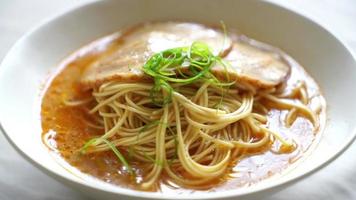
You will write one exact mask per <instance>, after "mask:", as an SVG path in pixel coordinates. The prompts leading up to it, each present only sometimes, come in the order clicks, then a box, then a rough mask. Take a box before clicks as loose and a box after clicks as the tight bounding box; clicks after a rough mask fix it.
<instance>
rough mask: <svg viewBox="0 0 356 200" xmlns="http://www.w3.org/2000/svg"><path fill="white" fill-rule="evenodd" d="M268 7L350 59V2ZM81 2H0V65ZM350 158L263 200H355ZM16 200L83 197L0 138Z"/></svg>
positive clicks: (3, 175) (295, 0) (355, 163)
mask: <svg viewBox="0 0 356 200" xmlns="http://www.w3.org/2000/svg"><path fill="white" fill-rule="evenodd" d="M270 1H271V2H274V3H276V4H279V5H281V6H284V7H287V8H290V9H292V10H295V11H296V12H298V13H301V14H303V15H305V16H307V17H309V18H311V19H313V20H314V21H316V22H318V23H319V24H321V25H322V26H324V27H325V28H326V29H328V30H329V31H331V32H332V33H334V34H335V35H336V36H337V37H338V38H340V39H341V40H342V41H343V42H344V43H345V44H346V45H347V46H348V47H350V49H351V50H352V51H353V54H354V55H355V56H356V0H338V1H335V0H270ZM87 2H90V1H88V0H54V1H48V0H31V1H28V0H0V60H2V58H3V57H4V56H5V55H6V52H7V51H9V49H10V48H11V46H12V45H13V44H14V43H15V42H16V40H18V39H19V38H20V37H21V35H23V34H24V33H25V32H26V31H28V30H29V29H30V28H32V27H33V26H35V25H37V24H39V23H41V22H42V21H43V20H45V19H48V18H49V17H53V16H56V15H58V14H60V13H63V12H64V11H66V10H68V9H71V8H74V7H77V6H80V5H82V4H85V3H87ZM355 80H356V77H355ZM0 98H2V97H0ZM355 106H356V105H355ZM23 134H26V133H23ZM355 155H356V144H354V145H352V146H351V147H350V148H349V149H348V150H347V151H346V152H345V153H344V154H343V155H342V156H341V157H340V158H338V159H337V160H336V161H335V162H333V163H332V164H330V165H329V166H327V167H326V168H325V169H323V170H321V171H320V172H318V173H316V174H314V175H313V176H311V177H309V178H307V179H305V180H303V181H301V182H299V183H297V184H296V185H293V186H292V187H289V188H288V189H286V190H284V191H282V192H279V193H276V194H274V195H273V196H271V197H269V198H265V199H268V200H272V199H274V200H282V199H289V200H294V199H303V200H315V199H323V200H329V199H330V200H339V199H343V200H348V199H350V200H351V199H356V156H355ZM17 199H19V200H20V199H21V200H23V199H26V200H42V199H48V200H74V199H76V200H77V199H79V200H82V199H87V197H85V196H83V195H82V194H80V193H79V192H77V191H73V190H71V189H70V188H67V187H65V186H64V185H62V184H60V183H58V182H56V181H55V180H54V179H52V178H50V177H48V176H47V175H45V174H43V173H42V172H40V171H39V170H38V169H36V168H34V167H33V166H32V165H30V164H29V163H28V162H26V161H25V160H24V159H23V158H22V157H20V155H19V154H18V153H17V152H16V151H15V150H14V149H13V148H12V147H11V146H10V145H9V143H8V142H7V141H6V139H5V138H4V136H3V134H0V200H17Z"/></svg>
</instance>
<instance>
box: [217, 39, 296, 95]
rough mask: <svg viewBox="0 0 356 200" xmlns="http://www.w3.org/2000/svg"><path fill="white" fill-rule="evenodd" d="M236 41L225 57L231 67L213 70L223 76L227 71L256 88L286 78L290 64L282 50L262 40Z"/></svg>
mask: <svg viewBox="0 0 356 200" xmlns="http://www.w3.org/2000/svg"><path fill="white" fill-rule="evenodd" d="M253 43H258V44H253V45H252V44H251V43H250V42H248V41H234V42H233V47H232V50H231V51H230V52H229V54H228V55H227V56H226V57H225V58H224V60H225V61H227V63H229V65H230V66H229V67H227V68H226V69H224V68H223V67H222V66H218V65H217V66H214V67H212V72H213V73H214V74H216V75H218V76H219V75H220V76H223V75H224V74H225V73H226V71H227V72H228V74H229V78H230V80H236V82H240V83H247V84H249V85H251V86H253V87H254V88H256V89H259V88H271V87H274V86H276V85H278V84H279V83H281V82H282V81H284V80H285V79H286V77H287V76H288V75H289V73H290V66H289V65H288V64H287V62H286V60H285V59H284V58H283V57H284V55H283V53H281V52H280V51H278V50H276V49H274V48H272V47H270V46H268V45H266V44H263V43H260V42H256V41H254V42H253Z"/></svg>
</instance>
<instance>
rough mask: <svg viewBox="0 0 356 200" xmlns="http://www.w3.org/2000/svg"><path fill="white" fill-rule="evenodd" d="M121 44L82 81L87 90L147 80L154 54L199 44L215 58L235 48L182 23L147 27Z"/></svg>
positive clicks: (202, 29)
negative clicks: (146, 69) (111, 82)
mask: <svg viewBox="0 0 356 200" xmlns="http://www.w3.org/2000/svg"><path fill="white" fill-rule="evenodd" d="M119 40H120V42H121V44H120V45H119V46H118V48H117V50H116V51H114V52H113V53H112V54H110V55H108V56H104V57H102V58H99V59H98V60H97V61H96V62H94V63H93V64H91V65H90V66H88V67H87V68H86V70H85V71H84V74H83V76H82V80H81V82H82V84H83V85H84V86H88V87H93V86H98V85H100V84H101V83H103V82H105V81H109V80H113V79H115V80H120V81H126V82H132V81H140V80H143V79H147V77H145V75H144V73H143V72H142V70H141V68H142V66H143V65H144V63H145V62H146V61H147V60H148V59H149V58H150V57H151V56H152V55H153V54H155V53H158V52H161V51H163V50H166V49H170V48H176V47H183V46H189V45H191V44H192V43H193V42H195V41H199V42H204V43H206V44H207V45H208V46H209V47H211V50H212V52H213V53H214V54H215V55H218V54H220V55H221V56H224V55H226V54H228V53H229V51H230V50H231V48H232V41H231V39H230V38H228V37H225V36H224V34H223V33H222V32H220V31H218V30H216V29H213V28H209V27H207V26H204V25H201V24H195V23H181V22H156V23H147V24H144V25H142V26H137V27H134V28H131V29H128V30H126V31H124V32H123V34H122V36H121V37H120V38H119Z"/></svg>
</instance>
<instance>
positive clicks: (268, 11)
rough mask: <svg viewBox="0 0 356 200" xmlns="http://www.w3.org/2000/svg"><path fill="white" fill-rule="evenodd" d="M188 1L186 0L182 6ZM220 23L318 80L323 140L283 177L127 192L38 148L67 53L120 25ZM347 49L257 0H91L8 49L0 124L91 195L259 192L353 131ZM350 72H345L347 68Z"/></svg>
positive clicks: (33, 156) (323, 158) (354, 71)
mask: <svg viewBox="0 0 356 200" xmlns="http://www.w3.org/2000/svg"><path fill="white" fill-rule="evenodd" d="M187 4H189V6H187ZM172 19H179V20H189V21H197V22H203V23H218V22H219V21H220V20H223V21H224V22H225V23H226V25H227V26H228V27H233V28H237V29H239V30H240V31H241V32H243V33H245V34H247V35H249V36H251V37H252V38H256V39H258V40H261V41H264V42H267V43H270V44H272V45H275V46H278V47H280V48H281V49H283V50H284V51H286V52H287V53H289V54H290V55H292V57H294V58H295V59H296V60H297V61H298V62H300V63H301V64H302V65H303V66H304V67H305V68H306V69H307V70H308V72H310V73H311V74H312V76H313V77H314V78H315V79H316V80H317V82H318V83H319V84H320V86H321V88H322V90H323V92H324V95H325V97H326V100H327V103H328V110H327V112H328V113H327V114H328V122H327V126H326V130H325V131H324V134H323V137H322V140H321V143H320V145H318V146H317V148H316V149H315V151H314V152H313V153H312V155H311V156H309V157H308V158H307V159H306V160H305V161H304V162H303V163H301V164H300V165H299V166H298V167H297V168H296V169H295V170H293V171H291V172H290V173H288V174H286V175H285V176H283V177H281V178H279V179H275V180H273V181H265V182H263V183H262V184H259V185H257V186H256V187H250V188H247V189H246V188H245V189H236V190H232V191H229V192H223V193H209V194H206V195H202V194H199V196H197V195H194V194H190V195H188V196H177V195H170V194H157V193H156V194H152V193H145V192H137V191H132V190H126V189H122V188H119V187H115V186H111V185H107V184H103V183H100V182H98V181H95V180H86V181H83V180H82V179H79V178H77V177H76V176H74V175H72V174H71V173H68V172H67V171H66V170H64V169H63V167H61V166H60V165H59V164H58V163H57V162H55V161H54V159H53V157H51V156H50V154H49V152H48V151H47V150H46V149H45V147H44V146H43V144H42V142H41V139H40V136H41V124H40V121H39V106H40V101H39V100H40V93H41V88H43V83H44V81H45V80H46V78H48V75H49V73H53V72H54V71H55V70H56V67H58V64H59V63H60V61H61V60H62V59H63V58H65V57H66V56H68V55H69V54H70V53H71V52H73V51H75V50H76V49H78V48H80V47H81V46H83V45H85V44H87V43H89V42H90V41H92V40H94V39H96V38H99V37H101V36H105V35H106V34H109V33H111V32H114V31H116V30H118V29H119V28H120V27H122V26H125V25H131V24H135V23H137V22H143V21H149V20H172ZM355 67H356V64H355V60H354V59H353V57H352V55H351V54H350V53H349V51H348V50H347V48H345V47H344V46H343V45H342V44H341V43H340V42H339V41H338V40H337V39H336V38H335V37H334V36H332V35H331V34H330V33H328V32H327V31H326V30H324V29H323V28H321V27H320V26H318V25H317V24H315V23H313V22H311V21H310V20H308V19H306V18H304V17H302V16H299V15H297V14H295V13H293V12H291V11H288V10H285V9H283V8H279V7H278V6H275V5H273V4H270V3H266V2H260V1H234V0H221V1H213V0H208V1H206V0H195V1H189V0H180V1H175V0H169V1H143V0H130V1H129V0H116V1H114V0H113V1H105V2H95V3H92V4H89V5H86V6H84V7H81V8H78V9H75V10H73V11H70V12H68V13H66V14H64V15H61V16H59V17H57V18H55V19H52V20H50V21H48V22H47V23H44V24H43V25H41V26H39V27H37V28H35V29H33V31H31V32H29V33H28V34H26V35H25V36H24V37H23V38H22V39H21V40H20V41H18V42H17V43H16V45H15V46H14V47H13V48H12V49H11V51H10V52H9V53H8V55H7V56H6V58H5V59H4V61H3V63H2V66H1V67H0V122H1V125H2V128H3V129H4V132H6V136H7V138H8V139H9V141H10V142H11V143H12V144H13V145H14V147H15V148H16V149H17V150H18V151H19V152H21V153H22V155H24V156H25V157H26V158H27V159H28V160H30V161H31V162H32V163H33V164H35V165H36V166H38V167H39V168H40V169H42V170H44V171H45V172H47V173H48V174H49V175H51V176H53V177H55V178H56V179H58V180H60V181H62V182H64V183H66V184H69V185H71V186H73V187H76V188H78V189H80V190H82V191H85V192H86V193H87V194H90V195H91V196H95V197H106V198H112V199H115V198H116V199H118V198H120V199H124V198H129V196H135V197H141V198H171V199H174V198H178V199H183V198H187V199H201V198H219V199H221V198H223V197H226V198H228V197H236V196H240V198H245V197H246V198H247V197H250V198H251V197H257V196H264V195H267V194H269V193H271V192H272V191H277V190H280V189H282V188H283V187H285V186H287V185H289V184H291V183H293V182H295V181H297V180H299V179H300V178H302V177H306V175H309V174H311V173H312V172H314V171H316V170H317V169H320V168H321V167H322V166H325V165H326V164H327V163H329V162H330V161H332V160H333V159H334V158H335V157H336V156H337V155H339V154H340V153H342V151H343V150H344V149H345V148H346V147H347V146H348V145H349V144H350V143H351V141H352V140H353V139H354V137H355V131H354V128H355V125H354V122H355V120H356V112H355V111H356V106H354V105H353V102H356V95H355V94H354V93H353V92H352V91H353V77H356V68H355ZM346 72H347V73H346Z"/></svg>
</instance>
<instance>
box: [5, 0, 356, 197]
mask: <svg viewBox="0 0 356 200" xmlns="http://www.w3.org/2000/svg"><path fill="white" fill-rule="evenodd" d="M98 3H102V1H100V0H89V1H87V2H85V3H80V4H79V5H76V6H74V7H72V8H69V9H66V10H64V11H62V12H60V13H59V14H56V15H54V16H50V17H48V18H45V19H44V20H42V21H40V22H39V23H37V25H35V26H33V27H32V28H30V29H29V30H28V31H26V32H25V34H23V35H22V36H21V37H20V39H18V40H17V41H16V42H15V44H13V46H12V47H11V48H10V49H9V50H8V52H7V53H6V55H5V56H4V58H3V60H2V61H1V63H0V75H2V74H3V73H4V71H5V69H6V68H7V66H6V63H7V62H8V61H7V60H8V59H9V57H10V56H9V55H11V54H12V53H13V51H14V50H15V49H16V48H17V47H18V46H21V44H22V42H23V41H25V40H26V39H27V38H28V37H29V36H31V35H32V34H36V31H38V30H40V29H42V28H43V27H45V26H46V25H48V24H50V23H52V22H53V21H55V20H57V19H59V18H61V17H64V16H65V15H68V14H72V13H75V12H76V11H78V10H80V9H84V8H86V7H90V6H93V4H98ZM260 3H264V4H268V6H274V7H276V8H278V9H282V10H285V11H287V12H289V13H291V14H293V15H295V16H297V17H300V18H302V19H303V20H306V21H308V22H310V23H311V24H312V25H313V26H316V27H318V28H319V29H321V30H322V31H323V32H324V34H329V36H331V37H332V38H333V39H334V40H335V41H336V42H338V43H339V44H340V45H341V46H342V47H343V48H345V49H346V51H347V52H348V53H349V54H350V55H351V57H352V60H353V63H354V65H355V66H356V53H355V52H354V51H353V50H352V49H351V48H350V47H349V46H348V44H347V43H345V42H344V41H343V40H342V39H341V38H340V37H338V36H337V34H335V33H333V32H332V31H331V30H330V29H329V28H327V27H325V26H324V25H321V24H320V23H319V22H317V21H316V20H314V19H313V18H312V17H310V16H309V15H308V14H306V13H304V12H300V11H296V10H293V8H292V7H286V6H285V5H280V4H278V3H276V2H274V1H268V0H267V1H261V2H260ZM0 132H2V133H3V135H4V136H5V138H6V140H7V141H8V142H9V143H10V144H11V146H12V147H13V148H14V149H15V150H16V151H17V152H18V153H19V154H20V155H21V156H22V157H23V158H25V159H26V160H27V161H28V162H29V163H31V164H32V165H33V166H35V167H37V168H38V169H40V170H41V171H42V172H44V173H45V174H47V175H49V176H51V177H52V178H54V179H56V180H58V179H61V182H67V183H68V182H69V183H71V184H78V185H80V186H81V187H87V188H90V189H92V190H99V191H102V192H107V193H112V194H117V195H124V196H128V197H138V198H146V199H216V198H229V197H238V196H245V195H250V194H256V193H258V192H262V191H267V190H271V189H273V188H277V187H279V186H282V185H288V184H293V183H295V182H297V181H299V180H301V179H304V178H306V177H308V176H310V175H312V174H313V173H315V172H316V171H318V170H320V169H322V168H324V167H326V166H327V165H329V164H330V163H331V162H332V161H334V160H335V159H336V158H338V157H339V156H340V155H341V154H342V153H343V152H345V151H346V150H347V149H348V148H349V147H350V145H351V144H352V143H353V142H354V141H355V140H356V127H355V128H354V129H353V130H352V131H351V133H350V135H349V136H348V137H347V138H346V139H345V141H344V142H343V143H342V144H341V145H340V146H339V148H338V149H337V151H335V152H334V153H333V154H332V155H331V156H329V158H327V159H326V160H325V161H323V162H322V163H320V164H319V165H316V166H313V167H312V168H310V169H308V170H307V171H306V172H305V173H304V174H300V175H298V176H294V177H292V178H291V179H287V180H284V181H277V182H273V183H270V184H267V185H263V186H262V187H255V188H253V189H250V190H246V191H240V190H239V191H237V192H236V191H234V190H230V191H227V192H226V191H224V192H214V193H207V194H209V195H207V196H201V194H200V193H199V195H194V194H180V195H179V196H178V195H176V194H170V193H158V192H157V193H152V192H144V191H137V190H132V189H126V188H122V187H119V186H116V188H117V189H115V190H112V189H108V188H103V187H98V186H94V185H92V184H89V183H88V182H79V181H78V180H75V179H72V178H68V177H66V176H63V175H62V174H60V173H59V172H56V171H54V170H51V169H49V168H47V167H45V166H43V165H42V164H41V163H39V162H37V161H36V160H33V159H32V158H31V157H30V156H29V153H26V152H24V151H23V150H22V149H21V148H20V147H19V146H17V145H16V144H15V142H14V141H13V140H12V139H11V137H10V134H8V132H7V131H6V128H5V127H4V126H3V124H2V123H1V119H0Z"/></svg>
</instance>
